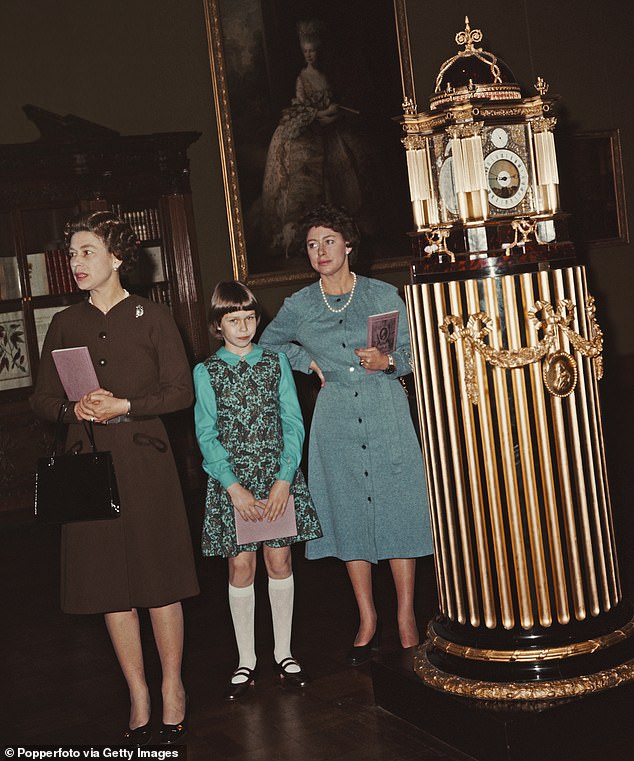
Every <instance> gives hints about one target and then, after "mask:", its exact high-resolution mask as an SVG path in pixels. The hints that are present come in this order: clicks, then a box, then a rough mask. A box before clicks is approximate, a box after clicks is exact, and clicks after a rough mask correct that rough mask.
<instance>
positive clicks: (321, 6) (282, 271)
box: [204, 0, 414, 285]
mask: <svg viewBox="0 0 634 761" xmlns="http://www.w3.org/2000/svg"><path fill="white" fill-rule="evenodd" d="M204 4H205V18H206V28H207V39H208V47H209V59H210V64H211V75H212V83H213V92H214V102H215V109H216V122H217V128H218V137H219V146H220V157H221V165H222V172H223V180H224V190H225V201H226V208H227V222H228V228H229V238H230V245H231V253H232V260H233V270H234V276H235V277H236V278H237V279H239V280H241V281H242V282H245V283H249V284H251V285H273V284H279V283H289V282H302V281H304V282H305V281H307V280H310V279H312V277H313V276H314V273H313V272H312V270H311V269H310V267H309V264H308V261H307V259H306V258H305V257H303V256H301V255H299V254H297V255H293V253H292V252H291V247H290V246H287V245H286V243H287V238H289V237H290V236H287V238H282V236H281V231H280V236H278V237H277V238H275V239H273V238H271V237H270V236H269V237H268V238H267V237H266V235H265V233H264V232H263V231H264V229H265V227H266V225H265V223H264V222H263V221H262V220H267V221H268V220H269V219H270V218H269V217H267V216H266V214H265V210H266V209H267V208H270V204H269V203H267V197H266V196H265V193H264V190H263V181H264V176H265V173H266V172H267V168H268V166H269V162H270V163H271V164H274V160H275V159H276V155H275V154H274V148H273V145H274V140H276V141H277V142H276V145H285V143H283V141H281V140H277V138H274V135H275V132H276V129H277V128H278V127H279V126H280V124H281V122H282V120H283V119H284V118H285V117H284V116H282V118H280V114H285V113H288V112H289V111H292V108H291V105H292V99H293V96H294V95H295V96H296V95H297V93H296V89H295V88H296V87H297V86H298V85H297V84H296V79H297V82H298V81H299V72H300V70H301V69H302V68H303V67H305V66H306V61H305V60H304V58H303V57H302V55H301V54H302V52H303V51H302V50H300V44H299V40H300V38H301V37H299V36H298V30H299V29H300V26H299V25H300V24H301V23H302V19H303V20H306V19H309V20H311V21H312V20H315V19H316V20H317V22H318V23H319V24H321V25H322V26H321V28H322V29H326V30H327V34H326V33H324V34H323V38H324V39H328V41H329V52H330V54H331V60H333V59H334V58H335V55H333V51H336V54H338V57H339V61H338V62H339V64H340V66H339V75H340V83H341V81H342V80H345V78H346V76H347V77H348V85H350V83H351V82H352V81H353V77H354V78H355V79H354V86H356V87H358V91H357V92H355V93H354V96H355V97H356V98H357V100H354V98H353V99H351V100H352V101H353V102H348V101H346V103H345V104H344V103H343V102H342V101H340V102H339V104H338V105H339V111H338V116H337V118H339V115H341V114H342V116H341V122H340V123H344V124H347V126H346V127H345V129H347V130H348V132H347V135H346V137H347V138H348V139H349V141H350V144H352V141H353V140H354V139H356V140H357V146H362V147H358V148H356V150H357V153H358V154H359V155H362V156H364V157H365V158H364V159H363V160H364V161H365V162H366V163H365V164H362V162H361V160H357V155H356V154H354V149H353V150H350V149H349V148H348V147H347V146H345V145H343V147H341V146H340V147H339V150H340V151H341V155H343V156H346V155H347V154H346V153H345V151H346V149H348V152H349V153H353V159H355V161H356V164H354V162H353V161H352V159H351V166H352V165H353V164H354V166H355V167H360V166H362V167H364V169H363V170H361V169H359V170H358V175H357V176H356V178H355V181H356V182H357V184H358V187H359V188H365V193H364V192H359V193H357V196H356V198H358V199H361V200H360V203H361V204H367V208H365V210H364V213H365V218H366V219H367V220H368V224H367V228H368V229H370V230H371V232H370V234H369V235H364V228H363V225H362V224H361V223H360V228H361V234H362V253H363V248H364V246H366V238H367V239H368V240H369V241H370V243H369V246H366V249H369V256H368V259H369V260H368V261H366V269H367V270H368V271H371V272H378V271H385V270H391V269H403V268H405V267H406V266H407V264H408V263H409V260H410V258H411V257H410V255H409V250H410V242H409V240H408V237H407V231H408V230H410V229H412V221H411V211H410V203H409V195H408V184H407V169H406V161H405V152H404V150H403V148H402V145H401V144H400V135H401V127H400V124H399V121H400V115H401V114H402V103H403V100H404V99H405V98H408V99H409V101H411V102H414V84H413V75H412V66H411V56H410V49H409V35H408V26H407V12H406V7H405V0H374V2H373V3H372V12H371V13H369V12H368V10H367V0H348V1H347V2H346V3H341V1H340V0H319V2H316V1H315V0H204ZM364 9H365V12H363V11H364ZM355 12H356V16H355V15H354V14H355ZM388 17H389V19H388ZM386 20H390V24H388V25H387V27H386V23H385V22H386ZM375 27H376V28H375ZM389 29H391V30H393V31H392V33H389V32H388V30H389ZM386 32H388V33H386ZM268 41H273V42H268ZM364 47H370V48H374V49H370V51H369V53H364V52H363V48H364ZM388 47H390V50H389V51H388ZM392 47H393V48H394V49H391V48H392ZM323 48H324V44H323V43H322V42H321V41H320V45H319V54H320V55H321V54H322V52H323ZM364 55H365V56H366V58H365V59H364V60H363V61H361V60H359V59H361V58H363V56H364ZM372 59H373V60H372ZM386 59H387V60H388V65H387V66H386ZM389 60H393V66H390V65H389ZM342 62H343V64H344V65H343V66H342V65H341V63H342ZM368 67H369V68H370V69H371V71H368V70H367V68H368ZM342 72H343V74H344V76H343V77H341V74H342ZM364 78H365V80H368V81H370V80H372V78H374V79H373V80H372V81H371V87H372V88H373V90H372V92H369V84H368V81H364ZM335 79H336V77H335ZM363 88H365V90H364V89H363ZM333 90H334V91H335V95H336V94H337V90H336V88H333ZM341 91H342V92H344V93H345V92H346V89H345V87H342V88H341ZM347 92H348V93H350V92H351V88H350V86H348V91H347ZM343 97H344V99H345V96H343ZM295 102H297V101H295ZM357 102H358V103H361V104H362V105H361V106H359V107H358V108H357V107H356V105H357ZM369 103H370V106H369V107H367V108H366V106H368V104H369ZM353 106H354V107H353ZM364 109H365V110H364ZM344 112H345V113H344ZM344 118H345V119H346V120H347V123H346V122H344ZM320 126H321V125H316V126H315V127H313V125H311V126H310V127H309V128H308V129H316V128H318V127H320ZM333 129H334V128H333ZM341 130H342V131H343V128H341ZM354 130H357V135H356V137H355V136H354ZM316 131H318V130H317V129H316ZM351 135H352V137H351ZM344 139H345V138H342V137H340V136H339V137H337V135H334V136H333V134H332V132H331V133H330V135H328V136H326V137H324V138H323V143H324V145H326V146H328V145H329V146H335V147H336V142H335V141H337V140H339V142H343V141H344ZM328 140H330V143H328ZM363 141H365V143H364V142H363ZM372 141H374V143H372ZM309 148H310V147H309ZM279 150H280V151H282V150H283V149H281V148H280V149H279ZM284 150H285V149H284ZM289 150H290V149H289ZM327 150H328V148H327V147H325V148H324V149H323V155H326V156H327V155H328V153H327ZM333 150H334V148H333ZM307 152H309V149H306V151H305V153H307ZM297 154H298V155H299V154H301V150H300V148H297ZM331 155H332V154H331ZM329 160H330V159H329ZM297 163H298V165H299V162H297ZM331 163H332V166H333V167H337V166H340V164H338V163H337V162H336V161H335V160H334V159H332V160H331ZM274 169H275V166H274ZM294 171H295V174H292V173H290V172H287V176H288V177H289V178H293V177H296V176H301V172H302V171H304V170H302V169H301V168H300V169H299V170H294ZM335 171H337V170H335ZM350 171H352V170H350ZM364 171H365V174H366V176H364V177H362V174H363V172H364ZM298 172H299V174H298ZM271 174H273V175H274V174H275V172H274V171H272V172H271ZM280 174H283V173H282V172H280ZM305 174H310V171H309V170H305ZM267 176H268V175H267ZM324 176H325V175H324ZM349 176H350V175H349ZM372 177H376V178H377V181H376V182H371V181H370V179H371V178H372ZM291 181H292V180H289V184H290V182H291ZM324 182H326V181H325V180H324ZM363 183H365V185H363ZM332 184H333V186H334V185H335V183H332ZM384 185H385V187H383V186H384ZM278 186H279V192H280V193H286V197H288V198H290V197H291V196H292V197H293V200H294V201H296V200H297V198H298V197H300V196H299V194H297V195H295V196H293V191H292V189H291V188H290V187H288V186H285V185H284V183H283V181H280V182H279V183H278ZM340 186H341V187H345V188H346V189H347V188H348V187H349V184H348V183H344V182H341V183H340ZM293 187H295V186H293ZM258 194H260V195H258ZM350 195H352V193H350ZM368 198H369V199H370V200H366V199H368ZM334 200H336V199H334ZM336 202H337V203H342V202H341V201H339V200H336ZM371 204H373V206H372V209H370V205H371ZM311 205H313V204H309V206H311ZM342 205H345V206H347V207H348V208H349V209H350V210H351V211H352V212H353V214H354V215H355V216H357V215H356V213H355V210H354V208H351V205H350V204H348V203H343V204H342ZM280 206H281V204H280V205H278V206H275V208H276V209H278V208H280ZM285 208H286V206H285ZM361 208H362V209H363V208H364V207H363V206H362V207H361ZM370 211H372V212H373V213H370ZM362 218H363V214H362ZM357 219H358V217H357ZM373 224H374V225H375V227H374V228H373V227H372V225H373ZM290 226H291V227H292V225H290ZM269 227H270V228H271V229H274V228H273V225H269ZM280 227H281V225H280ZM357 266H358V267H359V268H360V269H363V264H361V265H360V266H359V265H357Z"/></svg>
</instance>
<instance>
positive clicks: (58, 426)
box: [50, 402, 97, 457]
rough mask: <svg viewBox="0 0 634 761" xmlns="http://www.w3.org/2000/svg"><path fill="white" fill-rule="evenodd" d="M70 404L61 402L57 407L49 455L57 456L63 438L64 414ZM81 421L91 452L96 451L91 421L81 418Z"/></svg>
mask: <svg viewBox="0 0 634 761" xmlns="http://www.w3.org/2000/svg"><path fill="white" fill-rule="evenodd" d="M70 405H71V402H62V404H61V405H60V408H59V412H58V413H57V422H56V423H55V438H54V439H53V446H52V447H51V455H50V456H51V457H56V456H57V448H58V446H59V443H60V442H62V443H63V440H64V422H63V420H64V415H65V414H66V412H67V411H68V408H69V406H70ZM82 423H83V424H84V430H85V431H86V436H88V441H89V442H90V446H91V449H92V451H93V452H96V451H97V447H96V445H95V432H94V429H93V427H92V421H88V420H82Z"/></svg>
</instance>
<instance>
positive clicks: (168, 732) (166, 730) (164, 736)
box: [159, 695, 189, 745]
mask: <svg viewBox="0 0 634 761" xmlns="http://www.w3.org/2000/svg"><path fill="white" fill-rule="evenodd" d="M188 721H189V695H185V715H184V716H183V720H182V721H181V722H180V723H179V724H164V723H161V728H160V729H159V740H160V742H161V745H174V744H175V743H177V742H179V741H180V740H181V739H182V738H183V737H185V735H186V734H187V723H188Z"/></svg>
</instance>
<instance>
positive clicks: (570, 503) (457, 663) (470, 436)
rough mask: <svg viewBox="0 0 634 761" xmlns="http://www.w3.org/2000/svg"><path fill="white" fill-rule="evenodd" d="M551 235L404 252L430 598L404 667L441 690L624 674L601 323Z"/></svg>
mask: <svg viewBox="0 0 634 761" xmlns="http://www.w3.org/2000/svg"><path fill="white" fill-rule="evenodd" d="M553 250H554V254H553ZM553 250H551V251H550V252H544V253H543V255H540V254H539V253H535V254H533V255H532V256H531V255H521V254H514V255H510V256H501V257H488V258H484V259H474V260H472V261H463V262H462V263H453V262H450V261H447V262H446V263H442V262H439V261H435V262H434V263H433V264H432V263H429V264H427V263H426V262H425V260H421V261H419V262H418V263H417V264H416V265H414V266H413V269H412V283H411V284H410V285H408V286H406V301H407V307H408V313H409V320H410V330H411V338H412V350H413V358H414V375H415V380H416V393H417V403H418V409H419V412H420V418H421V429H422V437H423V451H424V457H425V463H426V472H427V478H428V487H429V492H430V506H431V512H432V527H433V532H434V541H435V563H436V575H437V585H438V595H439V608H440V609H439V613H438V615H437V616H436V617H435V618H434V619H433V620H432V621H431V622H430V623H429V626H428V630H427V639H426V641H425V643H424V645H423V646H421V648H419V651H418V653H417V656H416V659H415V669H416V671H417V673H418V675H419V677H420V678H421V679H422V680H424V681H425V682H426V683H427V684H429V685H431V686H433V687H436V688H438V689H441V690H444V691H447V692H451V693H454V694H459V695H468V696H470V697H476V698H482V699H488V700H490V699H502V700H521V701H525V700H532V699H535V700H544V699H556V698H567V697H571V696H577V695H582V694H585V693H587V692H593V691H595V690H601V689H605V688H607V687H611V686H616V685H619V684H623V683H626V682H628V681H630V680H632V679H634V663H632V662H630V659H631V658H632V657H633V656H634V647H633V644H634V637H633V636H632V635H633V634H634V620H633V611H632V606H631V604H630V603H629V602H627V601H625V600H624V599H623V598H622V594H621V586H620V581H619V571H618V559H617V551H616V546H615V537H614V530H613V524H612V513H611V505H610V496H609V489H608V483H607V475H606V467H605V457H604V451H603V438H602V431H601V411H600V403H599V393H598V382H599V380H600V378H601V375H602V354H601V352H602V342H603V336H602V333H601V330H600V328H599V326H598V324H597V321H596V317H595V305H594V300H593V298H592V296H591V295H590V294H589V293H588V288H587V283H586V277H585V270H584V268H583V267H582V266H579V265H578V264H576V263H575V261H574V259H572V258H571V256H570V252H567V251H566V250H565V249H561V250H559V251H557V250H556V248H555V249H553Z"/></svg>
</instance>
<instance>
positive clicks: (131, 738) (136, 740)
mask: <svg viewBox="0 0 634 761" xmlns="http://www.w3.org/2000/svg"><path fill="white" fill-rule="evenodd" d="M151 739H152V725H151V722H149V721H148V723H147V724H144V725H143V726H142V727H136V728H135V729H126V731H125V732H124V733H123V742H122V745H131V746H133V747H135V748H142V747H143V746H144V745H147V744H148V743H149V742H150V740H151Z"/></svg>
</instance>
